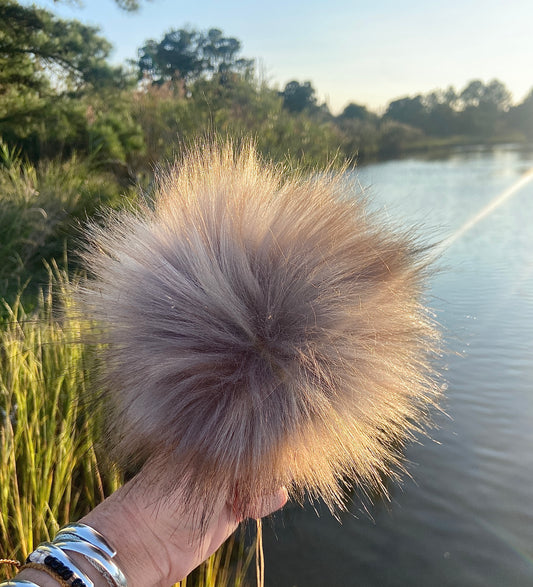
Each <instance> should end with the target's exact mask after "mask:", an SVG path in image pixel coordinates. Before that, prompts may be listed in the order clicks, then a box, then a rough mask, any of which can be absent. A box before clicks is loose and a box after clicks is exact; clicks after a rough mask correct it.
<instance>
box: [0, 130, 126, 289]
mask: <svg viewBox="0 0 533 587" xmlns="http://www.w3.org/2000/svg"><path fill="white" fill-rule="evenodd" d="M123 191H124V188H123V187H121V186H119V185H118V184H117V181H116V180H115V179H114V178H113V177H112V176H111V175H109V174H103V173H101V172H95V171H94V170H93V169H92V168H91V165H90V162H89V161H81V160H79V159H77V158H76V157H73V158H72V159H70V160H68V161H43V162H41V163H39V164H38V165H33V164H31V163H28V162H27V161H24V160H23V159H22V158H21V157H20V155H19V153H18V152H17V151H16V150H13V149H9V148H8V147H7V146H6V145H5V144H4V143H2V142H1V140H0V297H9V298H10V299H11V300H12V299H13V298H14V296H15V293H16V292H17V291H18V290H19V289H20V288H21V286H23V285H24V284H26V283H27V282H31V285H32V287H31V289H32V290H33V291H35V290H36V286H37V285H38V284H42V283H43V282H46V281H47V273H46V270H45V268H44V265H43V262H42V260H43V259H44V260H47V261H51V259H53V258H58V257H61V256H62V254H63V250H64V249H65V248H69V246H68V245H69V244H70V243H71V242H72V240H73V237H75V235H76V234H77V231H78V225H79V223H80V221H83V220H85V219H86V218H87V217H88V216H91V215H93V214H94V213H95V211H96V210H98V208H99V207H100V206H102V205H119V204H120V202H121V200H122V198H123V196H121V195H120V194H121V192H123ZM128 195H131V194H128ZM34 286H35V287H34Z"/></svg>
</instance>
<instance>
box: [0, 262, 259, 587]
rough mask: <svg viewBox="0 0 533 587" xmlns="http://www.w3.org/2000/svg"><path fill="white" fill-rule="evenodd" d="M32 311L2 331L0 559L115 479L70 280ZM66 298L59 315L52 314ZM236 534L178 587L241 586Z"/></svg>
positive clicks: (45, 535) (61, 277) (15, 308)
mask: <svg viewBox="0 0 533 587" xmlns="http://www.w3.org/2000/svg"><path fill="white" fill-rule="evenodd" d="M54 274H55V277H54V278H50V282H49V285H48V286H47V288H45V290H44V291H42V292H41V294H40V295H39V297H38V300H37V304H36V307H35V309H34V310H33V311H32V312H31V313H28V312H26V311H25V309H24V305H23V303H22V301H21V297H20V296H18V297H17V298H16V299H15V301H14V302H13V303H12V304H11V305H8V304H6V303H5V302H4V306H5V310H6V314H5V315H6V318H5V319H4V321H3V323H2V324H1V326H0V558H15V559H19V560H21V559H24V558H25V557H26V556H27V555H28V553H29V552H31V551H32V550H33V549H34V548H35V547H36V546H37V545H38V544H39V543H40V542H42V541H43V540H48V539H50V537H53V536H54V534H55V532H56V531H57V530H58V529H59V527H60V526H61V525H63V524H65V523H66V522H67V521H69V520H71V521H72V520H76V519H78V518H80V517H81V516H83V515H84V514H85V513H86V512H87V511H89V510H90V509H91V508H93V507H94V506H95V505H96V504H97V503H98V502H100V501H101V500H102V499H104V498H105V496H106V495H108V494H109V493H111V492H112V491H114V490H115V489H116V488H117V487H118V486H119V485H120V483H121V477H120V475H119V473H118V472H116V471H112V470H109V468H108V467H106V473H105V474H103V473H102V467H101V463H100V462H99V458H98V454H97V451H95V444H96V441H97V437H98V433H99V421H100V418H99V414H98V413H95V412H94V411H91V414H90V416H89V415H88V414H87V412H86V411H85V410H83V406H82V405H80V397H83V393H82V392H83V391H84V389H85V387H86V386H87V385H90V375H91V362H92V361H91V357H90V355H89V353H88V352H87V349H85V348H84V347H83V346H82V345H80V344H78V343H74V342H73V341H74V340H77V339H78V338H79V337H78V335H79V331H80V328H81V326H82V325H81V324H80V322H79V321H77V320H76V319H74V318H69V308H68V298H66V296H65V290H66V288H65V285H66V280H67V277H66V274H65V273H63V272H60V271H58V270H57V267H56V268H55V271H54ZM59 298H61V299H63V300H64V301H63V304H64V307H63V308H62V312H61V315H62V318H61V320H59V319H58V318H57V317H56V316H57V312H56V311H55V310H56V309H57V307H58V303H59V302H58V299H59ZM252 549H253V546H252V548H250V549H247V548H245V546H244V542H243V539H242V535H241V536H240V537H233V538H232V539H230V541H229V542H228V543H227V544H226V545H225V546H223V547H222V548H221V549H220V550H219V551H218V552H217V553H215V554H214V555H213V556H212V557H211V558H210V559H209V560H208V561H207V562H206V563H204V565H202V566H201V567H200V568H199V569H198V570H196V571H195V572H194V573H193V574H192V575H191V576H189V577H188V578H187V580H185V581H182V583H181V587H185V586H186V587H213V586H215V585H216V587H229V586H230V585H232V586H235V587H239V586H241V585H243V583H244V579H245V575H246V571H247V568H248V566H249V564H250V559H251V551H252Z"/></svg>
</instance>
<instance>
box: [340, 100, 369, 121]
mask: <svg viewBox="0 0 533 587" xmlns="http://www.w3.org/2000/svg"><path fill="white" fill-rule="evenodd" d="M339 118H341V119H345V120H374V119H376V115H375V114H372V112H369V111H368V110H367V108H366V106H362V105H361V104H355V103H354V102H350V103H349V104H348V106H346V108H345V109H344V110H343V111H342V114H340V115H339Z"/></svg>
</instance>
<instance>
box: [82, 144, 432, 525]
mask: <svg viewBox="0 0 533 587" xmlns="http://www.w3.org/2000/svg"><path fill="white" fill-rule="evenodd" d="M89 240H90V242H89V245H88V246H87V250H86V253H85V259H86V261H87V266H88V269H89V273H90V277H89V278H88V279H87V280H86V281H85V282H84V283H83V284H82V287H81V288H80V290H79V291H78V297H79V299H80V300H81V303H82V307H83V311H84V312H85V313H86V315H87V316H88V317H89V318H90V319H92V320H93V321H94V323H95V324H96V328H97V331H98V332H99V333H100V336H101V337H102V338H101V339H102V340H103V341H104V342H105V343H106V347H105V355H104V358H103V359H104V360H103V363H104V366H105V367H104V378H105V379H104V382H105V388H106V389H107V401H108V408H109V410H110V414H111V416H110V417H109V422H110V426H109V430H110V434H109V447H110V449H111V451H112V454H113V455H114V457H115V458H116V459H118V461H119V462H121V463H126V464H129V465H131V463H137V464H141V463H142V462H144V461H145V460H147V459H154V458H155V459H157V460H158V461H159V462H160V463H161V466H162V467H163V466H164V467H166V468H168V467H172V468H175V470H176V476H177V477H180V480H182V476H183V474H184V473H186V479H187V483H188V489H189V494H190V496H191V497H190V499H191V502H194V503H193V504H192V505H193V506H194V507H200V506H201V504H205V503H209V499H210V495H212V494H213V493H214V492H216V494H217V495H220V494H221V492H222V494H224V493H227V495H228V499H232V500H233V501H235V500H237V501H236V503H238V504H240V506H239V507H242V510H243V511H244V510H245V508H246V504H248V503H250V502H251V501H252V500H255V499H256V498H257V497H258V496H260V495H261V494H263V493H267V492H272V491H275V490H276V489H277V488H278V487H279V486H281V485H286V486H287V488H288V490H289V494H291V495H292V496H293V497H296V498H300V499H301V498H302V497H303V496H304V495H308V496H310V497H311V498H312V499H313V498H322V499H324V500H325V502H326V503H327V504H328V505H329V506H330V507H332V508H333V507H335V506H338V505H341V506H342V504H343V500H344V498H343V487H344V485H345V484H350V483H352V484H358V485H362V486H363V487H368V486H372V487H374V488H379V487H380V486H381V484H382V481H381V479H382V475H383V474H384V473H385V474H390V472H391V471H393V470H397V469H398V464H399V463H398V462H397V461H398V456H397V455H398V453H397V449H398V446H401V445H402V444H403V443H404V442H405V440H406V438H408V437H409V436H411V435H412V433H413V431H415V430H417V429H419V428H420V426H421V425H422V423H423V422H424V419H425V416H426V414H427V407H428V406H429V405H431V404H432V403H433V402H434V401H435V398H436V397H437V395H438V386H437V385H436V382H435V379H434V376H433V372H432V368H431V364H430V359H431V355H432V354H433V353H434V351H435V347H436V345H437V344H438V338H439V337H438V332H437V329H436V328H435V325H434V323H433V321H432V319H431V317H430V315H429V313H428V311H427V310H426V308H425V307H424V305H423V291H424V282H425V280H426V277H427V275H428V266H427V263H426V261H427V259H426V258H425V250H426V249H425V248H424V247H422V246H420V245H418V244H417V242H416V241H414V240H413V238H412V235H411V234H410V233H408V232H406V231H405V230H404V231H402V230H398V229H395V228H391V226H390V225H389V224H388V223H387V222H384V220H383V218H381V217H379V215H376V214H373V213H370V211H369V210H368V207H367V205H366V203H365V201H364V198H362V197H361V196H360V195H357V193H356V189H355V187H354V185H353V183H352V182H351V181H350V179H349V177H348V174H345V173H333V172H331V171H326V172H324V173H321V174H317V173H315V174H313V175H310V176H309V177H307V176H305V175H304V174H299V175H298V174H294V173H291V174H289V173H286V172H285V171H284V170H283V169H281V168H279V167H276V166H273V165H269V164H265V163H262V162H261V161H260V160H259V157H258V156H257V154H256V152H255V151H254V148H253V147H244V148H242V149H240V150H239V151H236V150H235V149H233V147H232V146H231V145H225V146H222V147H218V146H213V145H207V146H198V147H197V148H195V149H192V150H191V151H190V152H189V153H188V154H187V155H186V156H185V157H184V158H183V160H181V161H180V162H179V163H177V164H176V166H175V167H174V168H173V169H172V170H171V171H169V172H166V173H163V174H160V176H159V179H158V188H157V193H156V195H155V197H154V199H153V201H151V202H150V203H149V204H148V203H147V204H146V205H142V206H141V207H140V208H136V209H135V210H133V209H131V210H127V211H121V212H115V213H111V214H109V217H108V220H107V223H106V224H105V226H104V227H102V226H99V225H96V224H94V225H92V226H91V227H90V228H89ZM202 511H203V515H208V511H207V509H205V507H204V510H202ZM206 512H207V514H206Z"/></svg>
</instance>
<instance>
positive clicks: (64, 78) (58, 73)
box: [0, 0, 124, 95]
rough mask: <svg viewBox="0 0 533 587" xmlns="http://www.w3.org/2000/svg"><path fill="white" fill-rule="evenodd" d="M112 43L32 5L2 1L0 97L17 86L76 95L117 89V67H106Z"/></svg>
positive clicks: (121, 77) (92, 30)
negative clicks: (91, 89)
mask: <svg viewBox="0 0 533 587" xmlns="http://www.w3.org/2000/svg"><path fill="white" fill-rule="evenodd" d="M110 51H111V44H110V43H109V42H108V41H107V40H105V39H104V38H103V37H101V36H99V34H98V29H97V28H95V27H90V26H86V25H83V24H81V23H80V22H78V21H76V20H62V19H59V18H57V17H56V16H54V15H53V14H52V13H50V12H48V11H46V10H43V9H40V8H37V7H35V6H30V7H26V6H21V5H19V4H17V3H16V2H14V1H13V0H1V1H0V95H1V94H5V92H6V91H7V89H9V88H12V87H13V86H17V87H19V88H21V87H24V88H27V89H31V90H36V91H42V90H44V89H46V88H49V87H50V86H52V85H53V86H55V88H56V89H57V88H61V89H63V90H69V91H72V90H79V89H80V88H81V87H82V86H83V85H85V84H90V85H92V86H93V87H95V88H100V87H102V86H103V85H109V83H110V82H112V83H113V85H114V86H116V85H117V83H118V84H119V85H120V83H122V82H123V81H124V75H123V72H122V70H121V69H120V68H113V67H111V66H110V65H109V64H108V63H107V61H106V60H107V57H108V56H109V53H110Z"/></svg>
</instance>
